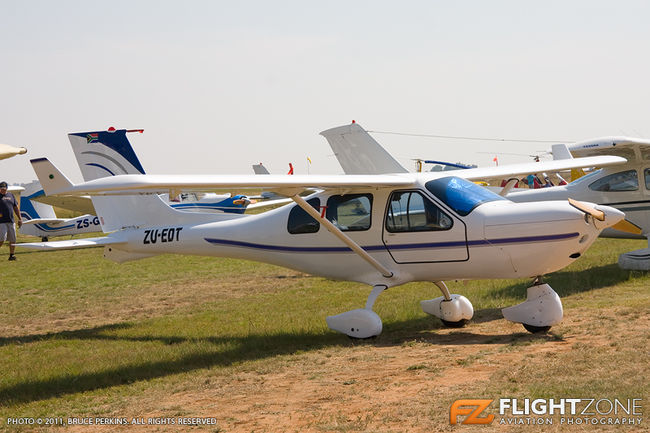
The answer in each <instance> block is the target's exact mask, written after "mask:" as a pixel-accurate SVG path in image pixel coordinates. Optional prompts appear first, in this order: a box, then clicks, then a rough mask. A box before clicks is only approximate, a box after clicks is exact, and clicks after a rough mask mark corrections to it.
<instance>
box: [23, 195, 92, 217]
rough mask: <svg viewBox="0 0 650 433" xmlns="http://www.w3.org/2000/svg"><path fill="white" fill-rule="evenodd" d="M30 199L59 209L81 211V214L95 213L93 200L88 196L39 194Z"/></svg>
mask: <svg viewBox="0 0 650 433" xmlns="http://www.w3.org/2000/svg"><path fill="white" fill-rule="evenodd" d="M32 200H34V201H37V202H40V203H44V204H49V205H50V206H56V207H58V208H61V209H67V210H70V211H73V212H81V213H82V214H90V215H96V214H97V212H95V207H94V206H93V202H92V200H91V199H90V197H88V196H79V197H78V196H73V195H57V196H49V195H41V196H38V197H34V198H32Z"/></svg>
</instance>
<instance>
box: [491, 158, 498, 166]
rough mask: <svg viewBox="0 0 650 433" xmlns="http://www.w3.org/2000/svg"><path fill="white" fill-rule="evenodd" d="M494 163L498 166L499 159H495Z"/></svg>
mask: <svg viewBox="0 0 650 433" xmlns="http://www.w3.org/2000/svg"><path fill="white" fill-rule="evenodd" d="M492 161H494V163H495V164H496V165H497V166H498V165H499V158H497V157H496V156H495V157H494V159H493V160H492Z"/></svg>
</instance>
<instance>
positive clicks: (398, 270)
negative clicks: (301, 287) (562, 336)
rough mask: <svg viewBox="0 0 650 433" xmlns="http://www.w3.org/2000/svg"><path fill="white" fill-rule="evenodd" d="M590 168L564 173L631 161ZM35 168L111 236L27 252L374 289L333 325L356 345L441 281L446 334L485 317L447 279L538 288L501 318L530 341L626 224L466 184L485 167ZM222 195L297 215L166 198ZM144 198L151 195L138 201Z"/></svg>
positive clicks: (426, 304) (558, 313) (610, 214)
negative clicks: (591, 251)
mask: <svg viewBox="0 0 650 433" xmlns="http://www.w3.org/2000/svg"><path fill="white" fill-rule="evenodd" d="M578 161H579V160H567V161H554V162H553V163H555V164H556V166H557V167H564V168H570V167H574V166H578V165H580V164H581V163H582V164H583V166H585V165H586V166H606V165H610V164H617V163H621V162H624V159H623V158H619V157H614V156H600V157H592V158H582V159H581V161H580V162H578ZM78 162H79V165H80V168H81V169H82V171H83V170H84V168H83V167H84V164H83V161H78ZM32 165H33V167H34V170H35V172H36V174H37V176H38V178H39V180H40V182H41V184H42V185H43V188H44V189H45V191H46V193H47V194H48V195H52V194H73V195H82V194H90V195H91V196H92V200H93V203H94V205H95V209H97V212H98V216H99V219H100V224H101V226H102V229H103V231H104V232H106V233H108V235H107V236H105V237H100V238H89V239H79V240H70V241H60V242H49V243H33V244H20V246H23V247H29V248H35V249H46V250H52V249H61V248H78V247H86V246H87V247H94V246H104V256H105V257H106V258H108V259H110V260H114V261H116V262H124V261H129V260H137V259H141V258H145V257H150V256H153V255H157V254H166V253H175V254H194V255H208V256H217V257H234V258H242V259H249V260H256V261H262V262H266V263H272V264H276V265H280V266H285V267H288V268H292V269H297V270H300V271H303V272H308V273H311V274H314V275H319V276H323V277H327V278H334V279H341V280H350V281H357V282H362V283H365V284H368V285H370V286H372V287H373V289H372V291H371V293H370V295H369V296H368V299H367V302H366V305H365V308H361V309H356V310H352V311H348V312H345V313H342V314H339V315H336V316H330V317H327V324H328V326H329V327H330V328H331V329H333V330H336V331H339V332H342V333H345V334H347V335H349V336H351V337H356V338H367V337H371V336H375V335H378V334H379V333H381V330H382V322H381V319H380V318H379V316H378V315H377V314H376V313H375V312H374V311H372V307H373V305H374V303H375V300H376V299H377V297H378V296H379V294H380V293H381V292H383V291H384V290H386V289H388V288H390V287H395V286H399V285H402V284H405V283H408V282H411V281H431V282H433V283H434V284H435V285H437V286H438V288H440V290H441V291H442V294H443V296H441V297H438V298H436V299H432V300H426V301H422V303H421V306H422V308H423V310H424V311H425V312H427V313H429V314H432V315H434V316H437V317H439V318H440V319H442V320H443V323H445V324H446V325H448V326H462V325H463V324H464V323H466V322H467V321H468V320H469V319H471V318H472V316H473V307H472V304H471V303H470V302H469V300H468V299H467V298H465V297H464V296H461V295H457V294H451V293H449V290H448V289H447V287H446V285H445V283H444V281H445V280H456V279H483V278H522V277H530V278H535V282H534V283H533V285H532V286H531V287H529V288H528V292H527V295H528V296H527V300H526V301H525V302H523V303H522V304H519V305H517V306H514V307H509V308H505V309H504V310H503V313H504V316H505V317H506V318H507V319H508V320H511V321H514V322H518V323H522V324H523V325H524V326H525V327H526V329H528V330H529V331H531V332H536V331H541V330H546V329H548V328H550V326H552V325H554V324H556V323H558V322H559V321H560V320H561V319H562V314H563V313H562V303H561V301H560V299H559V297H558V295H557V294H556V293H555V292H554V291H553V289H552V288H551V287H550V286H549V285H548V284H545V283H543V281H542V276H543V275H545V274H547V273H550V272H554V271H556V270H559V269H562V268H563V267H565V266H567V265H569V264H571V263H573V261H575V260H576V259H577V258H578V257H580V256H581V255H582V254H583V253H584V251H585V250H586V249H587V248H588V247H589V246H590V245H591V244H592V243H593V242H594V240H595V239H596V237H597V236H598V234H599V233H600V232H601V231H602V230H603V229H605V228H607V227H610V226H612V225H615V224H617V223H619V222H620V221H622V220H623V217H624V214H623V213H622V212H620V211H618V210H616V209H613V208H611V207H607V206H597V207H596V206H594V205H592V204H589V203H581V202H575V201H573V202H570V201H566V200H565V201H558V202H536V203H513V202H511V201H510V200H507V199H505V198H504V197H501V196H499V195H497V194H494V193H492V192H490V191H489V190H486V189H484V188H481V187H479V186H478V185H476V184H474V183H472V182H469V181H468V180H473V179H476V178H483V177H485V175H486V170H485V169H470V170H461V171H459V172H458V173H457V174H458V175H457V176H449V175H448V174H446V173H402V174H392V175H358V176H350V175H334V176H321V175H307V176H304V175H295V176H286V175H280V176H278V175H265V176H259V175H241V176H219V175H217V176H196V175H194V176H179V175H175V176H174V175H169V176H167V175H119V176H111V177H104V178H98V179H94V180H89V181H86V182H84V183H81V184H76V185H75V184H73V183H71V182H70V181H69V180H68V178H67V177H66V176H65V175H63V174H62V173H61V172H60V171H59V170H58V169H57V168H56V167H55V166H54V165H53V164H52V163H51V162H50V161H49V160H47V159H45V158H41V159H35V160H32ZM531 165H534V163H531V164H521V165H518V166H516V168H513V167H510V168H509V169H508V168H507V166H501V167H498V168H492V169H490V170H491V171H494V170H500V171H499V175H503V176H505V175H523V174H527V173H531V172H534V171H535V167H533V168H531ZM531 170H532V171H531ZM214 188H263V189H268V190H272V191H274V192H277V193H278V194H281V195H283V196H285V197H290V198H291V199H292V200H293V201H294V202H295V205H286V206H283V207H281V208H277V209H274V210H271V211H268V212H265V213H262V214H258V215H236V214H219V215H217V214H199V213H189V212H182V211H178V210H176V209H172V208H170V207H169V206H167V205H165V203H164V202H163V201H162V200H161V199H160V197H159V196H157V195H156V194H160V193H164V192H168V191H170V190H171V191H205V190H210V189H214ZM308 189H317V190H319V192H316V193H313V194H311V195H309V196H307V197H304V198H303V197H302V196H301V195H300V193H301V192H303V191H305V190H308ZM142 193H150V194H149V195H134V194H142ZM171 195H174V194H171Z"/></svg>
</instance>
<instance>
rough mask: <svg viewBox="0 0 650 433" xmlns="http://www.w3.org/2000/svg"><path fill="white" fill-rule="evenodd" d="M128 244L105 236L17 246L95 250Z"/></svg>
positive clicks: (41, 248)
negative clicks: (96, 248)
mask: <svg viewBox="0 0 650 433" xmlns="http://www.w3.org/2000/svg"><path fill="white" fill-rule="evenodd" d="M123 243H126V241H124V240H119V239H116V238H114V237H110V236H105V237H98V238H85V239H71V240H67V241H54V242H25V243H20V244H16V246H17V247H21V248H28V249H31V250H40V251H48V250H69V249H77V248H93V247H102V246H104V245H115V244H123Z"/></svg>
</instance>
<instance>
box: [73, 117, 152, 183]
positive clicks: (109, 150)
mask: <svg viewBox="0 0 650 433" xmlns="http://www.w3.org/2000/svg"><path fill="white" fill-rule="evenodd" d="M142 131H143V130H142V129H132V130H126V129H118V130H115V129H113V128H110V129H109V130H108V131H92V132H76V133H72V134H68V138H69V139H70V144H71V145H72V150H73V151H74V154H75V157H76V158H77V162H78V163H79V169H80V170H81V175H82V176H83V178H84V180H85V181H89V180H95V179H99V178H102V177H107V176H116V175H119V174H145V171H144V168H143V167H142V164H140V160H139V159H138V157H137V155H136V154H135V151H134V150H133V147H132V146H131V143H130V142H129V139H128V138H127V137H126V134H127V132H142Z"/></svg>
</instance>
